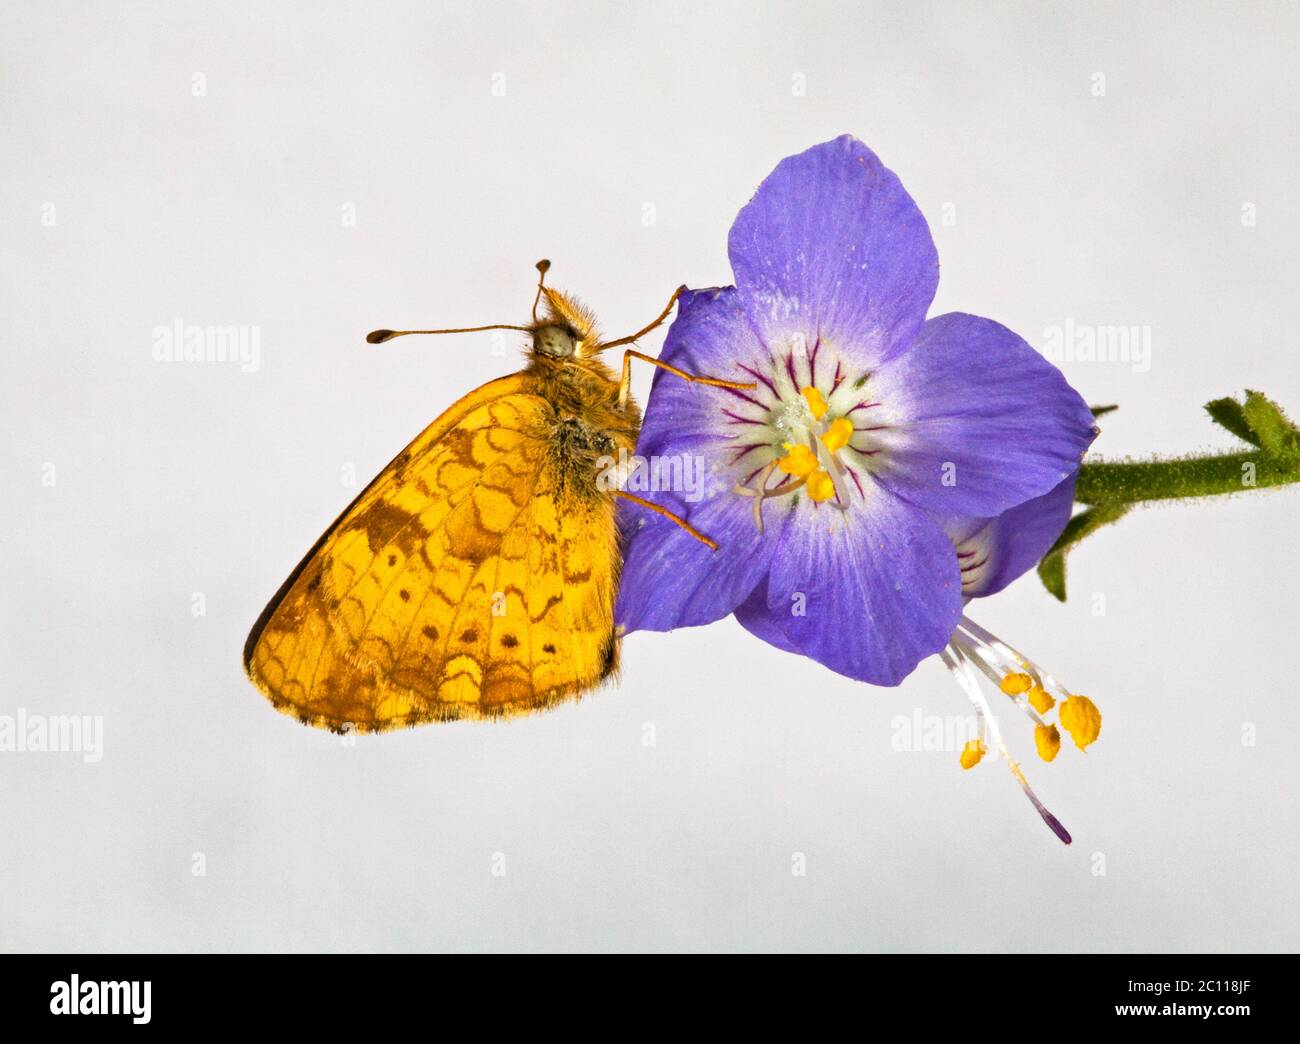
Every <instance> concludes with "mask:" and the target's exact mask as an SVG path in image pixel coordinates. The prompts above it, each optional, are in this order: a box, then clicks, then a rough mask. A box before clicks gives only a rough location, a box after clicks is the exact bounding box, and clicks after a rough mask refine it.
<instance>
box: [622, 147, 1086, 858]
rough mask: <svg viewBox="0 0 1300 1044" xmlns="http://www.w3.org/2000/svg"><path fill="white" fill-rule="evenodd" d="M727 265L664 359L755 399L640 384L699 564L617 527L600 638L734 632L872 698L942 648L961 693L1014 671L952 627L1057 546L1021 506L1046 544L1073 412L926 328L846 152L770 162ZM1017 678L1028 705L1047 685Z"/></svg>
mask: <svg viewBox="0 0 1300 1044" xmlns="http://www.w3.org/2000/svg"><path fill="white" fill-rule="evenodd" d="M728 246H729V254H730V257H731V264H732V268H733V271H734V273H735V279H736V285H735V286H734V287H725V288H720V289H716V288H715V289H708V290H696V291H689V292H687V293H684V294H683V295H682V297H681V299H680V302H679V311H678V316H677V319H676V321H675V322H674V323H673V326H672V328H671V329H670V331H669V333H668V336H667V339H666V341H665V344H664V349H663V352H662V354H661V358H662V359H663V360H664V361H665V362H667V363H670V364H672V365H675V366H678V367H681V368H682V369H685V370H688V371H692V372H707V373H719V374H723V375H729V374H735V375H736V377H737V379H738V380H745V381H752V382H753V383H754V384H755V385H756V387H755V389H754V390H753V391H747V392H746V391H738V390H732V389H727V390H718V389H707V388H701V387H696V386H693V385H690V384H687V383H685V382H682V381H680V380H673V379H672V378H671V377H667V379H665V374H664V373H662V372H661V373H659V374H657V375H656V379H655V382H654V385H653V388H652V391H651V394H650V398H649V401H648V403H647V407H646V416H645V422H644V425H643V428H642V432H641V438H640V441H639V443H638V448H637V452H638V455H639V456H641V457H659V458H670V459H671V458H673V457H683V458H685V457H688V456H703V457H704V459H705V460H706V462H707V463H708V465H709V468H710V472H711V475H712V477H713V479H714V487H715V488H714V489H713V490H712V494H711V495H710V496H709V497H707V498H706V499H704V500H703V501H701V502H698V503H687V502H686V501H685V500H683V499H682V498H681V497H674V496H673V495H672V494H671V493H665V494H663V495H662V496H663V499H665V500H667V501H670V502H671V506H672V508H673V510H675V511H677V512H678V513H679V514H682V515H683V516H685V517H686V518H687V519H688V520H689V521H690V523H691V524H692V525H693V526H695V527H697V528H698V529H699V530H701V531H703V532H705V533H707V534H708V535H709V536H710V537H712V538H713V539H714V540H715V541H717V543H718V545H719V549H718V550H717V552H710V551H709V550H708V549H706V548H704V547H703V546H701V545H700V544H699V543H698V541H696V540H694V539H693V538H691V537H690V536H689V534H687V533H685V532H684V531H682V530H681V529H680V528H677V527H675V526H673V525H671V524H670V523H668V522H666V521H664V520H660V519H657V518H653V517H651V518H644V517H643V518H637V519H632V518H625V531H626V533H627V535H628V542H627V549H626V560H625V565H624V570H623V576H622V584H621V590H620V596H619V603H618V609H617V616H618V620H619V623H620V624H621V626H622V627H623V628H624V630H625V631H626V632H631V631H636V630H657V631H663V630H671V629H673V628H675V627H683V626H694V625H701V624H707V623H710V622H712V621H714V620H718V619H721V618H722V617H724V616H727V615H728V614H732V613H734V614H735V616H736V618H737V619H738V620H739V621H740V623H741V624H742V625H743V626H744V627H745V628H747V629H748V630H749V631H751V632H753V633H754V634H756V635H757V636H758V637H760V638H762V639H763V640H765V641H767V642H769V643H771V644H773V645H775V646H777V647H778V648H781V649H784V650H787V651H790V652H796V653H799V654H801V655H804V656H809V657H811V658H813V659H815V660H817V661H819V662H820V663H822V664H824V665H826V666H827V667H829V668H831V669H832V670H834V671H837V672H839V673H841V674H844V675H847V676H848V677H851V678H855V679H858V680H861V681H866V682H870V683H872V684H877V685H897V684H898V683H899V682H900V681H901V680H902V679H903V678H904V677H906V676H907V675H908V674H909V673H911V671H912V670H913V669H914V668H915V667H916V665H917V663H919V662H920V660H922V659H924V658H925V657H927V656H930V655H932V654H934V653H937V652H940V651H941V650H945V648H946V647H949V648H948V649H947V651H946V652H945V657H949V656H951V657H952V659H953V664H954V665H955V666H954V670H955V671H956V673H957V674H958V676H959V679H960V680H961V682H962V684H963V688H968V683H971V681H972V678H971V671H973V670H974V669H975V668H976V667H978V665H979V664H985V665H988V664H991V663H997V664H998V665H999V667H1001V666H1005V665H1006V664H1005V663H1004V662H1003V661H1002V660H997V656H1001V655H1002V650H1003V649H1006V650H1008V653H1009V655H1011V656H1012V658H1013V662H1015V663H1016V664H1020V663H1021V661H1020V660H1019V659H1016V658H1015V657H1016V656H1018V654H1014V653H1013V652H1010V650H1009V647H1006V646H1003V645H1001V643H996V639H993V638H992V636H987V637H986V635H987V632H980V631H979V630H978V629H974V628H975V625H973V624H970V622H969V621H967V620H965V619H964V618H963V616H962V608H963V605H964V604H965V602H966V601H967V600H968V599H969V598H970V597H974V596H977V595H980V594H988V593H992V591H993V590H996V589H1000V588H1001V587H1002V586H1005V584H1006V583H1009V582H1010V580H1011V579H1014V576H1016V575H1019V574H1020V573H1021V572H1023V571H1024V569H1026V568H1028V566H1030V565H1032V564H1033V561H1035V560H1036V555H1035V557H1034V558H1032V559H1031V558H1030V557H1029V556H1030V555H1031V554H1033V548H1034V547H1037V546H1039V545H1040V544H1042V550H1046V546H1047V545H1050V543H1051V541H1052V539H1054V538H1055V536H1056V535H1057V533H1058V532H1059V528H1060V526H1058V527H1057V530H1056V532H1051V533H1050V534H1048V532H1047V531H1048V530H1049V529H1050V528H1051V525H1053V524H1055V520H1056V517H1057V515H1056V514H1055V513H1053V512H1051V511H1046V510H1041V507H1042V505H1040V508H1039V509H1034V510H1030V509H1029V508H1028V505H1030V504H1033V503H1034V502H1036V501H1038V500H1039V499H1040V498H1041V499H1043V500H1049V498H1053V497H1055V499H1052V500H1050V504H1049V505H1048V506H1051V507H1054V508H1056V510H1057V513H1059V506H1058V505H1059V504H1063V505H1064V516H1063V517H1061V518H1060V519H1059V522H1060V525H1061V526H1063V525H1064V521H1065V519H1066V518H1068V514H1069V507H1070V493H1071V492H1072V485H1073V476H1074V474H1075V472H1076V471H1077V469H1078V466H1079V462H1080V459H1081V457H1082V455H1083V452H1084V451H1085V450H1086V448H1087V447H1088V445H1089V444H1090V443H1091V441H1092V439H1093V438H1094V436H1095V435H1096V428H1095V427H1094V424H1093V418H1092V414H1091V412H1090V411H1089V410H1088V408H1087V406H1086V405H1085V403H1084V402H1083V400H1082V399H1081V398H1080V397H1079V395H1078V394H1077V393H1076V392H1075V391H1074V390H1073V389H1072V388H1071V387H1070V386H1069V385H1068V384H1067V383H1066V381H1065V379H1064V377H1063V376H1062V374H1061V373H1060V371H1058V370H1057V369H1056V367H1054V366H1053V365H1051V364H1050V363H1049V362H1047V361H1046V360H1045V359H1044V358H1043V357H1042V356H1040V355H1039V354H1038V353H1037V352H1035V351H1034V350H1033V349H1032V348H1031V347H1030V346H1029V345H1027V344H1026V343H1025V342H1024V341H1023V340H1022V339H1021V338H1019V337H1018V336H1016V335H1015V334H1014V333H1012V332H1011V331H1010V330H1008V329H1007V328H1006V327H1003V326H1001V325H999V324H998V323H995V322H993V321H992V320H989V319H983V318H979V317H977V316H973V315H966V314H963V313H949V314H947V315H941V316H938V317H936V318H932V319H929V320H927V319H926V312H927V310H928V308H929V306H930V303H931V301H932V299H933V297H934V292H935V289H936V287H937V284H938V257H937V253H936V251H935V247H934V243H933V241H932V239H931V237H930V232H929V228H928V226H927V225H926V222H925V219H924V217H923V216H922V215H921V212H920V210H919V209H918V208H917V206H916V204H915V203H914V202H913V201H912V199H911V197H910V196H909V195H908V194H907V192H906V191H905V190H904V189H903V187H902V185H901V184H900V183H899V181H898V179H897V177H896V176H895V175H894V174H893V173H892V172H891V171H889V170H887V169H886V168H885V167H884V166H883V165H882V164H881V163H880V161H879V160H878V159H877V158H876V156H875V155H874V154H873V153H872V152H871V151H870V150H869V149H868V148H867V147H866V146H865V145H863V144H862V143H861V142H859V141H857V140H856V139H854V138H852V137H848V136H844V137H840V138H837V139H835V140H834V141H830V142H827V143H825V144H822V145H818V146H815V147H814V148H811V149H809V150H808V151H806V152H804V153H802V154H800V155H797V156H792V157H790V158H788V159H786V160H784V161H782V162H781V163H780V164H779V165H778V166H777V168H776V170H775V171H773V173H772V174H771V175H770V176H769V177H768V178H767V179H766V180H765V181H764V182H763V184H762V185H761V186H760V188H759V190H758V192H757V194H756V195H755V196H754V198H753V199H752V200H751V201H750V203H749V204H748V205H746V206H745V208H744V209H743V210H742V211H741V212H740V214H739V216H738V217H737V219H736V221H735V224H734V225H733V226H732V229H731V234H730V238H729V244H728ZM1067 487H1068V489H1067ZM1062 490H1066V492H1061V491H1062ZM1022 505H1024V506H1025V508H1024V509H1023V510H1022V511H1021V515H1017V513H1016V512H1017V509H1021V507H1022ZM1043 539H1046V544H1043ZM954 547H956V550H954ZM1037 554H1041V551H1039V552H1037ZM968 625H969V628H968ZM995 643H996V644H995ZM995 654H996V655H995ZM1004 660H1005V657H1004ZM1025 670H1026V671H1027V672H1028V676H1029V677H1030V679H1031V681H1032V682H1034V683H1035V685H1036V686H1037V687H1038V688H1040V689H1043V691H1047V688H1049V687H1050V685H1051V684H1052V683H1051V682H1050V679H1048V678H1047V676H1045V675H1043V674H1042V672H1040V671H1038V669H1037V668H1032V669H1029V668H1028V667H1026V668H1025ZM1017 673H1019V671H1017ZM999 683H1000V682H999ZM1039 683H1041V684H1039ZM1031 688H1032V686H1031ZM976 691H977V692H978V688H976ZM1027 691H1028V690H1027ZM1017 699H1018V700H1019V701H1020V702H1021V703H1025V702H1026V701H1027V700H1028V697H1027V696H1025V695H1023V694H1019V695H1018V696H1017ZM1034 713H1037V714H1039V715H1040V717H1041V714H1042V712H1037V711H1035V712H1034ZM1062 714H1063V716H1062V719H1061V723H1062V725H1066V726H1067V728H1068V725H1069V723H1068V722H1067V720H1066V716H1065V712H1064V709H1063V710H1062ZM1068 716H1069V717H1070V719H1071V720H1073V719H1074V716H1075V715H1074V711H1073V710H1071V711H1070V714H1069V715H1068ZM987 717H988V718H991V714H990V715H987ZM1044 724H1045V722H1044ZM995 741H996V740H995ZM996 742H998V743H999V746H1001V744H1000V741H996ZM1039 745H1040V750H1048V749H1050V748H1051V743H1050V742H1049V737H1047V736H1043V737H1042V738H1041V739H1040V740H1039ZM1001 751H1002V752H1005V747H1002V748H1001ZM1053 756H1054V755H1053ZM1007 758H1008V762H1009V763H1010V764H1012V765H1013V771H1015V772H1017V773H1019V769H1018V767H1015V766H1014V762H1011V759H1010V756H1009V755H1007ZM966 760H970V758H969V757H968V758H967V759H966ZM972 764H973V762H972ZM1018 778H1020V779H1021V780H1022V781H1023V774H1020V775H1019V777H1018ZM1026 787H1027V784H1026ZM1031 796H1032V795H1031ZM1034 800H1035V801H1036V800H1037V799H1034ZM1067 836H1068V835H1067Z"/></svg>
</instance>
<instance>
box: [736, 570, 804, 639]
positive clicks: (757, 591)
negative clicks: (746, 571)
mask: <svg viewBox="0 0 1300 1044" xmlns="http://www.w3.org/2000/svg"><path fill="white" fill-rule="evenodd" d="M736 620H737V621H738V622H739V623H740V626H741V627H743V628H744V629H745V630H747V631H748V632H749V633H750V634H752V635H754V636H755V637H757V638H762V639H763V641H765V642H767V644H768V645H774V646H776V648H778V649H780V650H781V651H782V652H789V653H797V652H799V650H798V648H797V647H796V646H795V644H794V642H792V641H791V640H790V636H789V635H787V634H786V633H785V631H783V630H782V629H781V620H780V618H779V617H778V615H777V614H775V613H773V612H772V611H771V610H769V609H768V607H767V580H764V581H763V582H762V583H761V584H759V585H758V586H757V587H756V588H754V590H753V592H752V593H751V594H750V596H749V597H748V598H746V599H745V600H744V601H743V602H741V603H740V605H738V606H736Z"/></svg>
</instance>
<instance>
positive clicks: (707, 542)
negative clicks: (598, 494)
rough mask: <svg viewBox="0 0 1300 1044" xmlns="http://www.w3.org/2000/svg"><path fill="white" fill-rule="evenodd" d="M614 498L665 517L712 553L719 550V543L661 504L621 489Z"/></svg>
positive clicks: (615, 493) (616, 491)
mask: <svg viewBox="0 0 1300 1044" xmlns="http://www.w3.org/2000/svg"><path fill="white" fill-rule="evenodd" d="M614 496H616V497H622V498H623V499H624V500H630V501H632V503H633V504H640V505H641V507H643V508H648V509H649V510H650V511H653V512H654V513H655V514H657V515H663V516H664V518H666V519H669V520H671V521H673V522H676V523H677V524H678V525H679V526H681V527H682V528H683V529H684V530H686V532H688V533H690V535H691V536H693V537H694V538H695V539H696V540H698V541H699V542H700V543H701V544H703V545H704V546H705V547H707V548H708V549H709V550H710V551H716V550H717V549H718V544H717V541H715V540H712V539H710V538H709V537H706V536H705V535H704V534H703V533H701V532H700V531H699V530H698V529H696V528H695V527H694V526H693V525H691V524H690V523H689V522H687V521H686V519H684V518H682V516H681V515H675V514H673V513H672V512H671V511H669V510H668V509H667V508H666V507H663V506H662V505H660V504H655V503H653V502H651V501H649V500H642V499H641V498H640V497H636V496H633V495H632V494H631V493H624V492H623V491H622V490H621V489H616V490H615V491H614Z"/></svg>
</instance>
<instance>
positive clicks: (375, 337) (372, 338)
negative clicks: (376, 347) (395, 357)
mask: <svg viewBox="0 0 1300 1044" xmlns="http://www.w3.org/2000/svg"><path fill="white" fill-rule="evenodd" d="M393 336H394V333H393V331H392V330H371V331H370V332H369V333H368V334H366V343H367V344H383V343H384V342H385V341H387V340H388V339H389V338H391V337H393Z"/></svg>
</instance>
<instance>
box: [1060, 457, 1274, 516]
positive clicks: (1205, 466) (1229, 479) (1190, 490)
mask: <svg viewBox="0 0 1300 1044" xmlns="http://www.w3.org/2000/svg"><path fill="white" fill-rule="evenodd" d="M1290 482H1300V460H1296V459H1292V458H1286V457H1278V456H1274V455H1273V454H1271V453H1268V452H1266V451H1264V450H1261V449H1254V450H1249V451H1247V452H1243V453H1224V454H1219V455H1216V456H1210V457H1184V458H1179V459H1175V460H1118V461H1116V460H1086V461H1084V463H1083V466H1082V467H1081V468H1080V469H1079V479H1078V483H1077V484H1076V486H1075V490H1074V498H1075V500H1076V501H1078V502H1079V503H1081V504H1093V505H1110V504H1135V503H1138V502H1140V501H1144V500H1182V499H1185V498H1188V497H1211V496H1217V495H1219V494H1223V493H1241V492H1247V491H1249V490H1252V489H1266V488H1268V487H1270V486H1282V485H1286V484H1287V483H1290Z"/></svg>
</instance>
